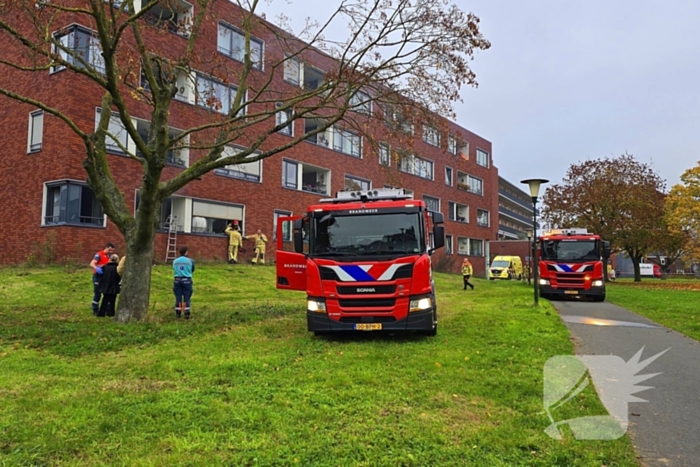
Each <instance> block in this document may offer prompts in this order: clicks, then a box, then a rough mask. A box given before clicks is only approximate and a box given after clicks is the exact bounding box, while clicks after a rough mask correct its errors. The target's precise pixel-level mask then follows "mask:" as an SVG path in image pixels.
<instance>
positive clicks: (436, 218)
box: [432, 211, 445, 225]
mask: <svg viewBox="0 0 700 467" xmlns="http://www.w3.org/2000/svg"><path fill="white" fill-rule="evenodd" d="M432 215H433V224H435V225H437V224H444V223H445V216H443V214H442V213H441V212H437V211H433V212H432Z"/></svg>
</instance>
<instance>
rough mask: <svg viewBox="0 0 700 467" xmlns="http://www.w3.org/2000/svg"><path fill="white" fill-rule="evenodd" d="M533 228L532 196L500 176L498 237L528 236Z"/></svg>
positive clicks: (508, 238)
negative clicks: (528, 231) (528, 232)
mask: <svg viewBox="0 0 700 467" xmlns="http://www.w3.org/2000/svg"><path fill="white" fill-rule="evenodd" d="M531 229H532V198H531V197H530V195H529V194H528V193H526V192H525V191H523V190H522V189H520V188H519V187H517V186H515V185H513V184H512V183H510V182H509V181H508V180H506V179H505V178H503V177H500V176H499V177H498V239H499V240H518V239H521V240H522V239H524V238H527V233H526V231H527V230H531Z"/></svg>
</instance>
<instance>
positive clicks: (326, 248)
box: [310, 212, 425, 257]
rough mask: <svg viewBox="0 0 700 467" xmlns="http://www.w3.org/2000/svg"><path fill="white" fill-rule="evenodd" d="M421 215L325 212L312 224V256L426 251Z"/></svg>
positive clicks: (314, 219)
mask: <svg viewBox="0 0 700 467" xmlns="http://www.w3.org/2000/svg"><path fill="white" fill-rule="evenodd" d="M421 220H422V218H421V214H420V213H417V212H413V213H379V214H358V215H336V214H334V213H325V214H324V215H322V216H320V217H317V218H313V219H312V223H311V245H310V246H311V255H310V256H314V257H335V256H338V257H342V256H353V257H356V256H405V255H407V254H410V255H415V254H419V253H423V252H424V251H425V241H424V240H423V235H424V234H423V232H422V230H421V225H422V224H421Z"/></svg>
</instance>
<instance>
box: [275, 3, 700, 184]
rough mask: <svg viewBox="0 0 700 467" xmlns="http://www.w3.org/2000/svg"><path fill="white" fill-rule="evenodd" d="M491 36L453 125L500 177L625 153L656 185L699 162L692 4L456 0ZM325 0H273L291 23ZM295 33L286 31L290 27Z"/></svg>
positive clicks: (324, 11)
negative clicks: (489, 151) (488, 150)
mask: <svg viewBox="0 0 700 467" xmlns="http://www.w3.org/2000/svg"><path fill="white" fill-rule="evenodd" d="M457 3H458V5H459V6H460V8H462V9H463V10H467V11H472V12H473V13H475V14H476V15H477V16H479V17H480V18H481V29H482V32H483V33H484V35H485V36H486V38H487V39H488V40H489V41H491V44H492V47H491V49H490V50H487V51H485V52H480V53H479V54H478V55H477V56H476V58H475V60H474V61H473V62H472V63H473V66H472V68H473V70H474V71H475V72H476V74H477V80H478V81H479V87H478V88H476V89H474V88H466V89H464V90H463V92H462V96H463V99H464V103H458V104H456V111H457V123H458V124H460V125H461V126H463V127H465V128H467V129H469V130H471V131H473V132H475V133H477V134H479V135H480V136H482V137H484V138H486V139H488V140H490V141H491V142H492V143H493V159H494V163H495V165H496V166H497V167H498V168H499V173H500V174H501V176H503V177H505V178H506V179H508V180H509V181H511V182H514V183H517V182H519V181H520V180H521V179H523V178H528V177H542V178H547V179H549V180H550V181H552V182H553V183H554V182H560V181H561V180H562V178H563V177H564V175H565V173H566V169H567V168H568V167H569V165H570V164H572V163H576V162H578V161H582V160H585V159H589V158H590V159H597V158H601V157H615V156H618V155H620V154H622V153H624V152H625V151H626V152H628V153H630V154H634V155H636V156H637V157H638V159H639V160H641V161H642V162H646V163H650V164H651V165H652V167H653V168H654V169H655V170H656V171H657V173H659V175H661V177H662V178H664V179H665V180H666V181H667V185H668V187H670V186H671V185H673V184H675V183H678V182H679V177H680V175H681V174H682V173H683V171H684V170H686V169H688V168H690V167H693V166H694V165H696V164H697V161H698V160H700V55H699V54H700V27H699V26H700V24H699V19H700V2H698V1H697V0H673V1H670V2H658V1H649V0H618V1H613V2H611V1H609V0H608V1H601V0H586V1H585V2H584V1H573V0H568V1H561V0H530V1H527V2H523V1H521V0H508V1H507V0H501V1H493V0H457ZM337 5H338V2H337V1H336V0H325V1H324V2H319V1H318V0H295V1H294V2H292V3H291V5H290V3H289V2H287V1H285V0H273V1H272V2H271V3H270V4H269V5H265V7H264V10H265V11H266V12H267V13H268V19H271V20H272V18H273V17H274V15H275V13H276V12H279V11H284V12H285V14H286V15H287V16H289V17H290V18H292V19H293V20H294V22H293V25H295V26H296V25H298V24H300V23H299V22H298V21H301V19H303V18H304V17H306V16H310V17H312V18H314V19H318V20H325V19H326V18H327V16H328V14H330V12H332V11H333V10H334V9H335V7H337ZM295 30H296V27H295Z"/></svg>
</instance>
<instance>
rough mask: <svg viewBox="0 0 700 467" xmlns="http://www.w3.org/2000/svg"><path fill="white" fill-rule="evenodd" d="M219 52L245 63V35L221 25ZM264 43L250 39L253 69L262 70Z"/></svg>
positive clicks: (230, 27)
mask: <svg viewBox="0 0 700 467" xmlns="http://www.w3.org/2000/svg"><path fill="white" fill-rule="evenodd" d="M218 48H219V52H221V53H222V54H224V55H227V56H229V57H231V58H233V59H234V60H238V61H239V62H243V61H245V33H244V32H242V31H239V30H238V29H236V28H234V27H232V26H228V25H225V24H221V23H219V40H218ZM262 57H263V42H262V41H261V40H260V39H256V38H254V37H251V38H250V61H251V62H252V63H253V68H257V69H258V70H262V63H263V62H262Z"/></svg>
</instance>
